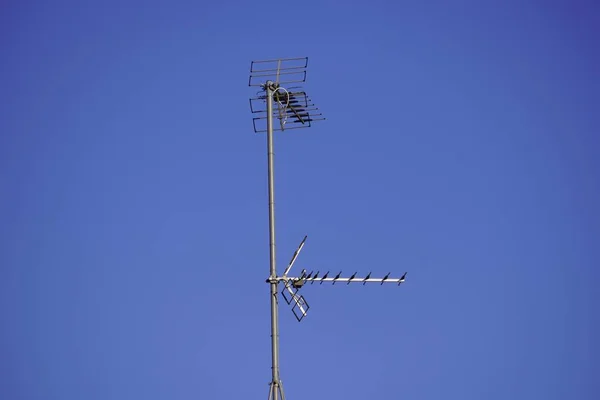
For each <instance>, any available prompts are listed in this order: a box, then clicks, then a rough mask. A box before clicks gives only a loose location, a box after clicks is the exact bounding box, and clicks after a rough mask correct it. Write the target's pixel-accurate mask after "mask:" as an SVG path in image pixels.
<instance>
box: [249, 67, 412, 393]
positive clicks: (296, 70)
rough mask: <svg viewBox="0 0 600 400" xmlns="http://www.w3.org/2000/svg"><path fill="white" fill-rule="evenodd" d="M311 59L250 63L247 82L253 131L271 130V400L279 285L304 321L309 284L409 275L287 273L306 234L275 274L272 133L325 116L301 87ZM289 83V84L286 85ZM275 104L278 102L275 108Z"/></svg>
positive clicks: (278, 386) (276, 387)
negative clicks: (303, 290)
mask: <svg viewBox="0 0 600 400" xmlns="http://www.w3.org/2000/svg"><path fill="white" fill-rule="evenodd" d="M307 67H308V57H299V58H279V59H274V60H259V61H252V62H251V64H250V78H249V80H248V85H249V86H257V87H260V89H261V90H260V92H259V93H258V94H257V96H256V97H253V98H251V99H250V111H251V112H252V114H253V115H254V117H253V119H252V124H253V126H254V132H256V133H260V132H266V133H267V160H268V167H267V170H268V181H269V262H270V273H269V277H268V278H267V280H266V281H267V283H268V284H269V288H270V294H271V372H272V378H271V382H270V384H269V400H279V399H281V400H285V394H284V391H283V384H282V382H281V378H280V376H279V313H278V306H279V303H278V295H279V291H278V287H279V284H280V283H281V284H282V285H283V288H282V291H281V295H282V297H283V298H284V300H285V301H286V303H287V304H289V305H290V306H291V308H292V312H293V313H294V316H295V317H296V319H297V320H298V321H302V320H303V319H304V317H306V314H307V312H308V309H309V305H308V303H307V302H306V299H305V298H304V296H302V295H299V294H298V292H299V291H300V289H301V288H302V287H303V286H304V285H305V284H307V283H310V284H311V285H312V284H314V283H315V282H318V283H319V284H323V283H324V282H331V283H332V284H333V285H335V284H336V283H346V284H347V285H349V284H350V283H362V284H363V285H366V284H367V283H379V284H380V285H383V284H384V283H395V284H397V285H398V286H399V285H400V284H401V283H403V282H404V280H405V279H406V273H404V275H402V277H400V278H390V273H388V274H387V275H385V276H384V277H383V278H371V273H370V272H369V273H368V274H367V275H366V276H365V277H364V278H362V277H357V276H356V274H357V272H355V273H354V274H352V275H351V276H349V277H342V272H341V271H340V272H339V273H337V274H335V275H333V274H332V275H333V276H330V273H329V271H328V272H326V273H325V274H323V275H321V276H319V271H317V272H316V273H313V272H307V271H306V270H304V269H303V270H302V271H301V272H300V275H298V276H288V273H289V272H290V270H291V269H292V267H293V266H294V263H295V262H296V259H297V258H298V256H299V255H300V252H301V251H302V248H303V247H304V244H305V242H306V239H307V236H305V237H304V239H302V242H300V245H299V246H298V249H296V251H295V252H294V255H293V256H292V259H291V260H290V262H289V264H288V266H287V268H286V269H285V271H284V272H283V275H277V268H276V263H275V179H274V160H273V158H274V153H273V132H274V131H285V130H291V129H299V128H309V127H311V126H312V123H313V122H315V121H321V120H324V119H325V118H324V117H323V115H322V114H321V112H320V111H319V109H318V108H317V107H316V106H315V105H314V104H313V103H312V101H311V100H310V98H309V97H308V96H307V94H306V92H305V91H304V90H303V89H302V88H301V87H299V86H289V85H296V84H301V83H304V82H305V81H306V70H307ZM284 85H285V86H284ZM274 103H276V104H277V107H276V109H274V107H273V105H274ZM274 119H278V120H279V124H278V125H274V124H273V120H274Z"/></svg>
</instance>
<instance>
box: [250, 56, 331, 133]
mask: <svg viewBox="0 0 600 400" xmlns="http://www.w3.org/2000/svg"><path fill="white" fill-rule="evenodd" d="M307 66H308V57H299V58H280V59H277V60H260V61H252V63H251V64H250V78H249V79H248V85H249V86H259V87H261V88H262V90H261V92H259V94H258V95H257V96H256V97H253V98H251V99H250V111H252V113H253V114H255V115H256V116H255V117H254V118H253V119H252V123H253V125H254V132H257V133H258V132H266V131H267V125H268V120H269V118H276V119H278V120H279V124H278V126H273V130H274V131H283V130H286V129H298V128H309V127H310V126H312V122H313V121H320V120H324V119H325V118H323V114H321V112H320V111H319V109H318V108H317V107H316V106H315V105H314V103H313V102H312V100H311V99H310V98H309V97H308V96H307V94H306V92H305V91H304V90H302V88H301V87H299V86H288V85H289V84H294V83H296V84H298V83H304V82H305V81H306V68H307ZM267 89H270V91H271V92H272V95H273V101H274V102H275V103H277V106H276V107H271V112H269V110H268V107H267V94H266V93H265V92H267Z"/></svg>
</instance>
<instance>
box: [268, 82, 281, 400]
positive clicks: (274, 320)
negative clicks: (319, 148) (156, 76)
mask: <svg viewBox="0 0 600 400" xmlns="http://www.w3.org/2000/svg"><path fill="white" fill-rule="evenodd" d="M265 90H266V92H267V158H268V173H269V253H270V254H269V255H270V257H269V261H270V265H271V270H270V278H271V280H270V286H271V361H272V366H271V371H272V381H271V390H272V392H271V395H272V396H273V399H272V400H278V397H279V390H277V388H278V386H279V384H280V383H279V326H278V315H277V280H276V279H275V278H276V277H277V268H276V266H275V179H274V162H273V156H274V154H273V82H271V81H267V83H266V85H265Z"/></svg>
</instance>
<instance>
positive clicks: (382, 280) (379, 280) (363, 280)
mask: <svg viewBox="0 0 600 400" xmlns="http://www.w3.org/2000/svg"><path fill="white" fill-rule="evenodd" d="M276 279H277V281H278V282H281V281H283V282H286V281H292V282H299V281H302V282H306V283H309V282H310V283H314V282H331V283H336V282H340V283H380V284H384V283H397V284H398V285H400V284H401V283H404V281H405V280H406V274H404V276H403V277H402V278H357V277H354V278H353V277H339V278H338V277H336V278H319V277H317V278H308V279H307V278H300V277H291V276H288V277H282V276H278V277H277V278H276Z"/></svg>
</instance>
